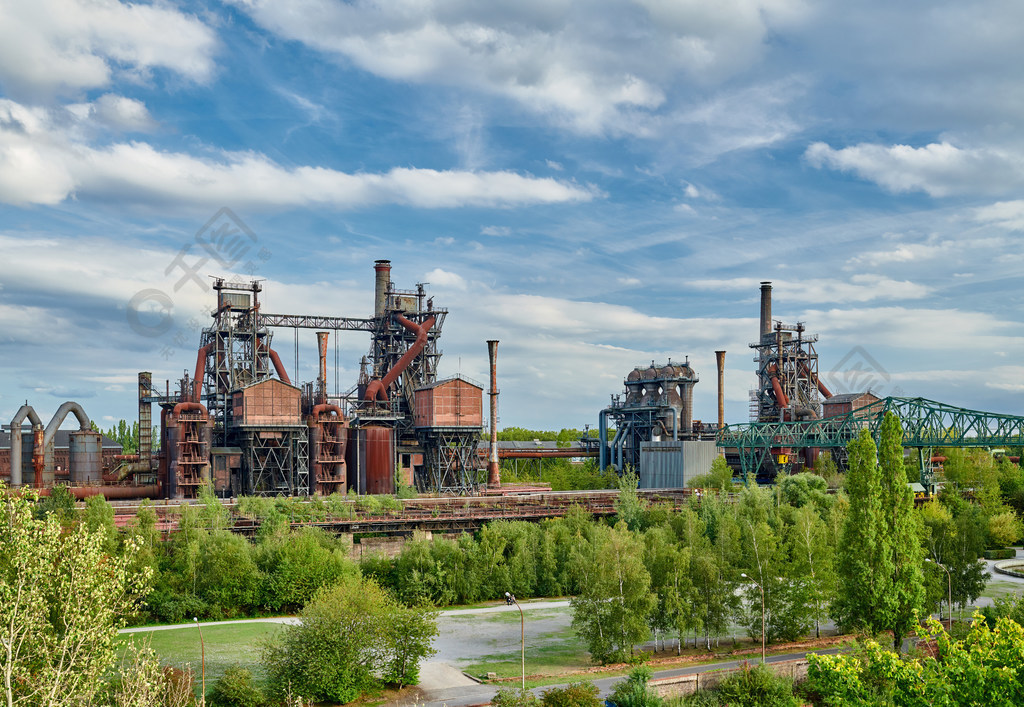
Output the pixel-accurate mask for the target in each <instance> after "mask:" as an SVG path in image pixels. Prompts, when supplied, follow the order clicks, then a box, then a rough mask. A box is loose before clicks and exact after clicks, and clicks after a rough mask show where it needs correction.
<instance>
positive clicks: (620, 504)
mask: <svg viewBox="0 0 1024 707" xmlns="http://www.w3.org/2000/svg"><path fill="white" fill-rule="evenodd" d="M639 485H640V477H639V476H637V475H636V474H635V473H634V472H632V471H627V472H626V473H625V474H623V475H622V478H621V479H619V495H618V497H617V498H616V499H615V515H616V517H617V518H618V519H619V520H621V521H622V522H623V523H625V524H626V527H628V528H629V529H630V530H642V529H643V528H644V526H645V525H646V522H645V521H646V518H645V516H646V513H645V510H646V508H645V504H644V502H643V500H642V499H641V498H640V496H639V495H638V494H637V492H636V490H637V487H638V486H639Z"/></svg>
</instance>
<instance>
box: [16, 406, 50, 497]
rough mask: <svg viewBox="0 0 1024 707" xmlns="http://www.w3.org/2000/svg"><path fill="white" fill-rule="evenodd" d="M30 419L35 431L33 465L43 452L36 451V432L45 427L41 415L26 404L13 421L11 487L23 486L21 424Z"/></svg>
mask: <svg viewBox="0 0 1024 707" xmlns="http://www.w3.org/2000/svg"><path fill="white" fill-rule="evenodd" d="M26 417H27V418H28V419H29V422H31V423H32V429H33V435H32V439H33V454H32V461H33V464H34V463H35V461H36V454H37V453H39V452H40V451H41V450H37V449H36V446H37V445H36V437H37V435H36V434H35V433H34V431H35V430H38V429H41V428H42V426H43V423H42V421H41V420H40V419H39V415H37V414H36V411H35V410H34V409H33V408H32V406H31V405H28V404H25V405H22V406H21V408H19V409H18V412H17V414H15V416H14V418H13V419H12V420H11V486H21V484H22V478H21V423H22V422H24V421H25V418H26ZM38 475H39V470H38V469H37V470H36V476H38Z"/></svg>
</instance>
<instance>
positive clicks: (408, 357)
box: [363, 314, 434, 402]
mask: <svg viewBox="0 0 1024 707" xmlns="http://www.w3.org/2000/svg"><path fill="white" fill-rule="evenodd" d="M395 319H396V320H397V321H398V323H399V324H401V325H402V326H404V327H405V328H406V329H407V330H408V331H410V332H412V333H413V334H415V335H416V341H414V342H413V344H412V346H410V347H409V350H408V351H406V352H405V353H404V354H402V357H401V358H400V359H398V363H396V364H395V366H394V368H392V369H391V370H390V371H388V372H387V375H385V376H384V378H382V379H380V380H372V381H370V383H369V385H367V386H366V393H364V394H363V400H365V401H367V402H374V401H376V400H385V401H386V400H387V399H388V388H389V387H391V384H392V383H394V382H395V381H396V380H398V376H400V375H402V371H404V370H405V369H406V368H408V366H409V364H410V363H412V361H413V359H414V358H416V357H417V356H419V355H420V352H421V351H423V349H424V347H425V346H426V345H427V332H429V331H430V327H432V326H434V317H430V318H429V319H427V320H426V321H425V322H423V324H416V323H415V322H411V321H409V320H408V319H406V318H405V317H403V316H402V315H401V314H396V315H395Z"/></svg>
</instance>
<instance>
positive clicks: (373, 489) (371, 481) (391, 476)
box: [364, 425, 395, 494]
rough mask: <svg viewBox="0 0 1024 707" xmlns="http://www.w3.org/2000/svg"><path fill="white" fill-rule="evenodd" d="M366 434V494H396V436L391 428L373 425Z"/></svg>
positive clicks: (367, 429) (367, 428)
mask: <svg viewBox="0 0 1024 707" xmlns="http://www.w3.org/2000/svg"><path fill="white" fill-rule="evenodd" d="M364 431H365V432H366V493H371V494H378V493H394V492H395V447H394V436H393V434H392V430H391V428H389V427H379V426H376V425H371V426H369V427H366V428H364Z"/></svg>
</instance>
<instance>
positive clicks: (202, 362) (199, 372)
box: [192, 344, 213, 403]
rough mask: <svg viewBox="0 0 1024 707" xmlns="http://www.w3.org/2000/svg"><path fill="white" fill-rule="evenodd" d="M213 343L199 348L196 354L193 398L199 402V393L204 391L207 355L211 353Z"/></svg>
mask: <svg viewBox="0 0 1024 707" xmlns="http://www.w3.org/2000/svg"><path fill="white" fill-rule="evenodd" d="M212 347H213V344H207V345H206V346H201V347H200V348H199V354H198V355H197V356H196V375H195V378H193V379H192V400H193V401H195V402H197V403H198V402H199V395H200V393H202V392H203V376H205V375H206V357H207V356H209V355H210V349H211V348H212Z"/></svg>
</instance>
